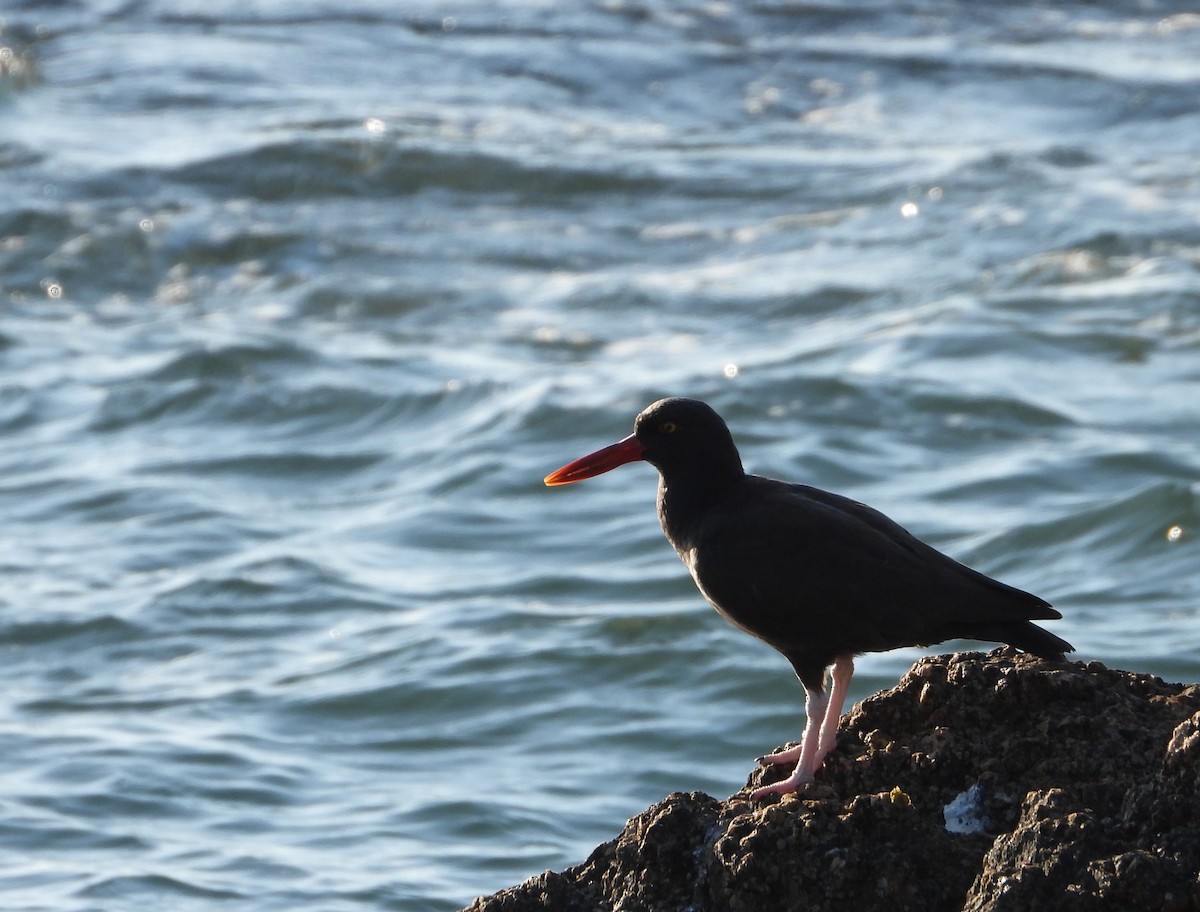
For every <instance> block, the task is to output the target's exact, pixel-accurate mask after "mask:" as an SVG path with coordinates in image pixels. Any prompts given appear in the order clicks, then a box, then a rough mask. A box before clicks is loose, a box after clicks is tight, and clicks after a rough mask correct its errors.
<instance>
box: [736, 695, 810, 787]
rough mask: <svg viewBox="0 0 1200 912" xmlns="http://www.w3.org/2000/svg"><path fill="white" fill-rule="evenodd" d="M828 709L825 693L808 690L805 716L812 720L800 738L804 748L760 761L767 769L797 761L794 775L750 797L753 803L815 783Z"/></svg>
mask: <svg viewBox="0 0 1200 912" xmlns="http://www.w3.org/2000/svg"><path fill="white" fill-rule="evenodd" d="M828 705H829V697H828V695H827V694H826V693H825V692H824V691H823V690H809V689H808V688H805V689H804V712H805V715H806V716H807V717H808V718H807V719H806V720H805V722H804V734H803V735H801V736H800V744H799V745H798V746H796V747H790V748H788V749H787V750H782V751H776V752H775V753H773V754H768V755H767V756H765V757H760V758H759V763H762V764H764V765H773V764H776V763H790V762H791V761H793V760H795V761H796V768H795V769H794V770H792V775H791V776H789V777H788V778H787V779H785V780H784V781H783V782H776V783H775V784H774V785H767V786H764V787H763V788H760V789H755V790H754V791H753V792H751V793H750V800H751V801H755V800H757V799H759V798H763V797H765V796H767V795H786V794H788V793H789V792H794V791H796V789H797V788H799V787H800V786H801V785H803V784H804V783H806V782H811V781H812V778H813V772H814V771H815V770H816V765H815V764H814V763H813V755H815V754H816V752H817V748H818V746H819V745H820V741H821V723H822V722H823V720H824V718H825V711H826V708H827V707H828Z"/></svg>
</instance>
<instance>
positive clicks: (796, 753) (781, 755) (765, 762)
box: [757, 743, 804, 766]
mask: <svg viewBox="0 0 1200 912" xmlns="http://www.w3.org/2000/svg"><path fill="white" fill-rule="evenodd" d="M803 750H804V745H803V743H801V744H797V745H796V746H795V747H785V748H784V749H783V750H777V751H775V752H774V753H771V754H767V755H766V756H765V757H759V758H758V760H757V763H758V765H759V766H775V765H776V764H778V763H795V762H796V761H797V760H799V759H800V754H801V752H802V751H803Z"/></svg>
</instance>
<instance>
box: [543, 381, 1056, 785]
mask: <svg viewBox="0 0 1200 912" xmlns="http://www.w3.org/2000/svg"><path fill="white" fill-rule="evenodd" d="M639 459H641V460H645V461H646V462H649V463H650V464H651V465H653V466H654V467H655V468H657V469H658V471H659V473H660V475H661V477H660V478H659V483H658V519H659V522H660V523H662V528H663V532H665V533H666V536H667V540H668V541H670V543H671V544H672V545H673V546H674V547H675V550H676V551H677V552H679V556H680V558H682V559H683V562H684V564H686V565H687V568H688V570H690V571H691V573H692V578H693V579H694V580H695V581H696V585H697V586H699V587H700V592H701V593H703V595H704V597H705V598H706V599H708V601H709V602H710V603H711V604H712V606H713V607H714V608H716V609H717V612H718V613H719V614H721V615H722V616H723V617H724V618H725V619H726V620H728V621H730V622H731V623H733V624H734V625H736V626H738V627H740V628H742V630H745V631H746V632H747V633H750V634H753V635H754V636H756V637H758V638H759V639H760V640H763V641H764V642H766V643H767V644H769V645H771V646H773V647H774V648H775V649H777V650H779V652H781V653H783V655H784V657H785V658H787V660H788V661H789V662H791V664H792V668H793V669H795V671H796V676H797V677H799V678H800V682H801V683H802V684H803V685H804V690H805V704H804V705H805V711H806V713H807V716H808V718H807V721H806V723H805V726H804V735H803V737H802V738H801V741H800V745H799V746H798V747H794V748H790V749H787V750H781V751H777V752H776V753H773V754H770V755H768V756H766V757H762V758H760V759H759V762H760V763H762V764H764V765H766V764H775V763H792V762H795V769H794V771H793V772H792V774H791V776H790V777H789V778H787V779H786V780H784V781H782V782H779V783H776V784H775V785H769V786H767V787H765V788H760V789H757V790H756V791H755V792H754V793H753V794H752V796H751V797H753V798H761V797H763V796H764V795H771V794H787V793H788V792H794V791H795V790H796V789H797V788H798V787H799V786H801V785H803V784H804V783H806V782H810V781H812V778H813V775H814V774H815V773H816V771H817V769H818V768H819V767H820V765H821V762H822V761H823V760H824V759H825V756H826V755H827V754H828V753H829V752H830V751H831V750H832V749H833V747H834V741H835V738H836V735H837V724H838V719H839V718H840V716H841V712H842V705H843V703H844V702H845V699H846V690H847V688H848V686H849V684H850V676H851V675H852V674H853V673H854V656H856V655H859V654H861V653H864V652H883V651H886V650H888V649H896V648H898V647H900V646H928V645H931V644H933V643H940V642H942V641H943V640H949V639H960V638H962V639H971V640H990V641H996V642H1002V643H1009V644H1010V645H1013V646H1016V647H1017V648H1019V649H1023V650H1025V651H1027V652H1032V653H1034V654H1035V655H1039V656H1044V657H1046V658H1048V659H1061V658H1062V657H1063V653H1064V652H1071V651H1072V646H1071V644H1070V643H1068V642H1066V641H1065V640H1063V639H1060V638H1059V637H1056V636H1055V635H1054V634H1052V633H1049V632H1047V631H1045V630H1043V629H1042V628H1040V627H1038V626H1036V625H1034V624H1031V623H1030V621H1031V620H1034V619H1056V618H1060V617H1062V615H1060V614H1059V613H1058V612H1057V611H1055V610H1054V609H1053V608H1051V607H1050V605H1049V604H1048V603H1047V602H1045V601H1044V600H1042V599H1040V598H1038V597H1037V596H1036V595H1031V594H1030V593H1028V592H1022V591H1021V590H1020V589H1014V588H1013V587H1012V586H1007V585H1005V584H1004V583H1001V582H997V581H996V580H994V579H991V578H990V577H987V576H984V575H983V574H982V573H978V572H976V571H975V570H972V569H970V568H969V567H966V566H964V565H963V564H960V563H958V562H957V561H955V560H952V559H951V558H949V557H947V556H946V555H944V554H942V553H941V552H940V551H937V550H935V549H934V548H932V547H930V546H929V545H927V544H925V543H924V542H922V541H920V540H919V539H917V538H915V537H913V536H912V535H911V534H909V533H908V532H907V531H905V530H904V529H902V528H901V527H900V526H898V525H897V524H896V523H894V522H892V521H891V520H890V519H888V518H887V517H886V516H884V515H883V514H882V513H880V512H878V511H876V510H873V509H871V508H870V507H868V506H866V505H865V504H861V503H858V502H857V501H853V500H850V499H849V498H846V497H841V496H839V495H837V494H830V493H828V492H827V491H821V490H819V489H817V488H810V487H808V486H806V485H799V484H788V483H786V482H783V481H775V480H773V479H770V478H761V477H759V476H757V475H747V474H746V473H745V471H744V470H743V469H742V461H741V458H740V457H739V456H738V451H737V447H736V446H735V445H734V442H733V437H732V436H731V435H730V433H729V428H728V427H726V426H725V422H724V421H723V420H722V419H721V416H720V415H718V414H717V413H716V412H715V411H713V410H712V408H710V407H709V406H708V405H706V404H705V403H703V402H700V401H698V400H695V399H661V400H659V401H658V402H655V403H654V404H653V405H651V406H649V407H648V408H647V409H646V410H645V411H643V412H642V413H641V414H640V415H638V416H637V419H636V421H635V422H634V426H633V433H632V434H631V435H630V436H628V437H626V438H625V439H624V440H621V441H620V442H618V443H614V444H612V445H611V446H607V447H605V448H604V449H602V450H597V451H596V452H595V453H592V454H591V455H590V456H584V457H583V458H582V459H577V460H576V461H575V462H572V463H571V464H570V465H566V466H563V467H562V468H561V469H559V470H558V471H557V472H553V473H551V474H550V475H547V476H546V484H548V485H564V484H570V483H571V482H575V481H581V480H583V479H584V478H591V477H592V476H594V475H599V474H601V473H603V472H607V471H609V470H610V469H615V468H616V467H617V466H619V465H623V464H625V463H627V462H634V461H635V460H639ZM831 665H832V666H833V671H832V675H831V677H832V680H833V687H832V688H831V690H830V692H829V693H828V694H827V693H826V692H825V673H826V670H827V669H829V667H830V666H831Z"/></svg>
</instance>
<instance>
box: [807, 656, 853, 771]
mask: <svg viewBox="0 0 1200 912" xmlns="http://www.w3.org/2000/svg"><path fill="white" fill-rule="evenodd" d="M832 677H833V686H832V687H831V688H830V690H829V707H828V708H827V709H826V710H825V721H824V722H822V723H821V740H820V741H818V742H817V756H816V757H815V759H814V760H813V772H814V773H815V772H816V771H817V770H818V769H820V767H821V764H822V763H823V762H825V758H826V757H828V756H829V752H830V751H832V750H833V749H834V748H835V747H836V746H837V729H838V722H840V721H841V718H842V707H843V706H845V705H846V694H847V692H848V691H849V690H850V679H851V678H852V677H854V656H839V657H838V658H837V660H836V661H835V662H834V663H833V676H832Z"/></svg>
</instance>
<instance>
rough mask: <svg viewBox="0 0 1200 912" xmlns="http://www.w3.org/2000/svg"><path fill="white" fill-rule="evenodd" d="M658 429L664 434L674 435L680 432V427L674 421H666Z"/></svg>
mask: <svg viewBox="0 0 1200 912" xmlns="http://www.w3.org/2000/svg"><path fill="white" fill-rule="evenodd" d="M658 429H659V430H660V431H662V432H663V433H664V434H674V433H675V432H676V431H677V430H679V425H677V424H676V423H675V422H674V421H664V422H663V423H662V424H660V425H659V426H658Z"/></svg>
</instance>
